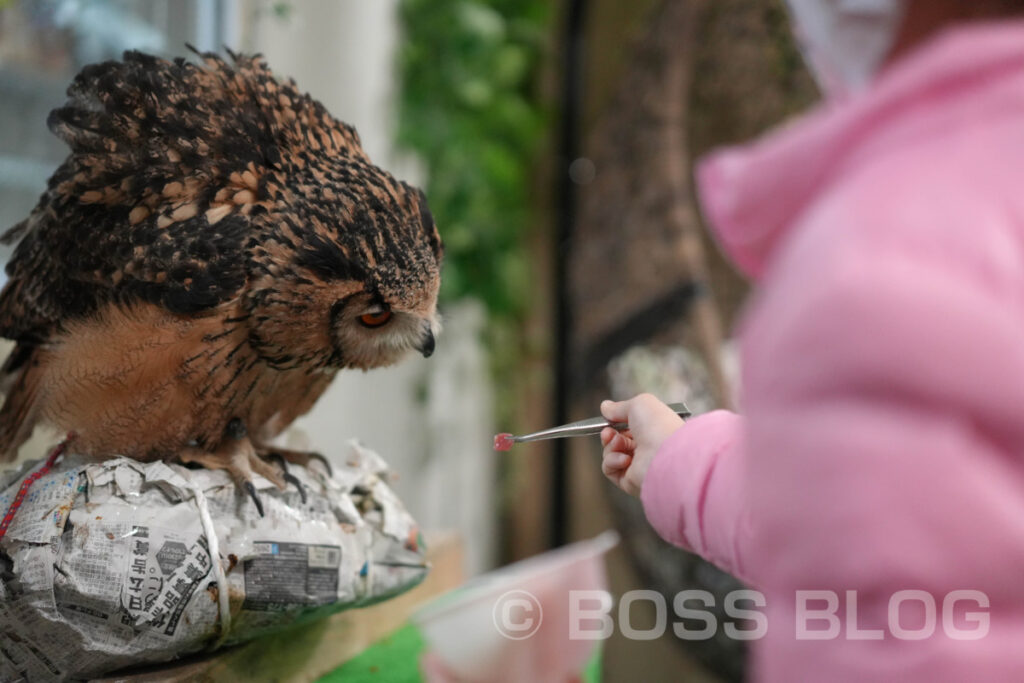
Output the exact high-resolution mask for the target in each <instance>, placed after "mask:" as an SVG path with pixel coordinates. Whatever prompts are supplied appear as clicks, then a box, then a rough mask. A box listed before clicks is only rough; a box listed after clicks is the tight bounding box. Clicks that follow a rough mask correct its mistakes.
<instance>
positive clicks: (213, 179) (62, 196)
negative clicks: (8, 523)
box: [0, 52, 442, 514]
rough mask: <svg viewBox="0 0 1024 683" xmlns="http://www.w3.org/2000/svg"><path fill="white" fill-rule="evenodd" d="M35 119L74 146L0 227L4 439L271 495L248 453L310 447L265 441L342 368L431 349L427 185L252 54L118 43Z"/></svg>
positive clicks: (435, 252)
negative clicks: (378, 154) (56, 437)
mask: <svg viewBox="0 0 1024 683" xmlns="http://www.w3.org/2000/svg"><path fill="white" fill-rule="evenodd" d="M47 124H48V126H49V128H50V130H51V131H52V132H53V133H54V134H56V135H57V136H58V137H60V138H61V139H62V140H64V141H65V142H66V143H67V144H68V146H69V147H70V149H71V152H70V154H69V156H68V157H67V159H66V160H65V161H64V163H63V164H61V166H60V167H59V168H58V169H57V170H56V171H55V172H54V174H53V176H52V177H51V178H50V179H49V182H48V185H47V189H46V191H45V192H44V193H43V195H42V196H41V198H40V200H39V203H38V205H37V206H36V207H35V209H34V210H33V211H32V212H31V214H30V215H29V216H28V217H27V218H26V219H25V220H24V221H22V222H21V223H19V224H18V225H16V226H14V227H13V228H12V229H11V230H9V231H8V232H7V233H6V235H5V236H4V239H5V240H7V241H15V240H20V241H19V242H18V244H17V247H16V248H15V251H14V255H13V258H12V259H11V261H10V262H9V263H8V265H7V274H8V276H9V279H8V282H7V284H6V287H5V288H4V289H3V291H2V292H0V335H2V336H3V337H6V338H8V339H12V340H14V342H15V346H14V349H13V351H11V353H10V355H9V357H8V358H7V360H6V362H5V363H4V365H3V367H2V369H0V378H2V379H0V382H2V387H0V388H3V389H4V393H5V401H4V404H3V407H2V408H0V454H2V457H3V458H4V459H6V460H10V459H12V458H13V456H14V455H15V453H16V452H17V450H18V448H19V447H20V446H21V444H22V443H23V442H24V441H25V440H26V439H27V438H28V437H29V436H30V435H31V432H32V429H33V427H34V426H35V425H36V424H37V423H39V422H44V423H48V424H50V425H52V426H53V427H55V428H57V429H59V430H61V431H68V432H73V433H74V434H75V437H74V439H75V441H74V450H75V451H76V452H80V453H83V454H86V455H89V456H92V457H95V458H108V457H112V456H117V455H121V456H127V457H130V458H135V459H137V460H142V461H151V460H156V459H162V460H169V459H177V460H180V461H182V462H186V463H197V464H198V465H201V466H205V467H209V468H219V469H226V470H228V471H230V472H231V473H232V474H233V475H234V477H235V478H236V480H237V481H238V482H239V484H240V485H241V486H242V487H243V488H244V489H245V490H247V491H248V492H249V493H250V495H251V496H252V498H253V501H254V503H255V504H256V506H257V508H259V511H260V514H262V506H261V504H260V500H259V498H258V496H257V495H256V492H255V489H254V487H253V485H252V478H253V476H254V474H260V475H262V476H264V477H266V478H268V479H270V480H271V481H273V482H274V483H276V484H278V485H279V486H282V487H283V486H284V485H285V478H286V476H287V465H286V464H285V461H288V462H302V463H304V462H306V461H307V460H308V458H309V457H310V455H311V454H306V453H301V452H293V451H285V450H282V449H279V448H275V447H273V446H271V445H270V442H271V440H272V439H273V438H274V437H275V436H276V435H277V434H279V433H280V432H281V431H282V430H283V429H284V428H285V427H287V426H288V425H289V424H290V423H291V422H292V421H293V420H295V419H296V418H297V417H299V416H300V415H302V414H303V413H305V412H307V411H308V410H309V409H310V408H311V407H312V406H313V404H314V403H315V402H316V400H317V398H318V397H319V396H320V395H321V394H322V393H323V392H324V390H325V389H326V388H327V386H328V385H329V384H330V382H331V380H332V379H333V378H334V376H335V374H337V372H338V371H339V370H341V369H343V368H359V369H361V370H369V369H372V368H377V367H382V366H386V365H390V364H392V363H395V362H397V361H398V360H399V359H401V358H402V357H403V356H404V355H406V354H407V353H408V352H410V351H418V352H420V353H422V354H423V355H424V356H429V355H430V354H431V353H432V352H433V350H434V340H435V336H436V334H437V333H438V314H437V297H438V289H439V286H440V266H441V259H442V245H441V239H440V237H439V235H438V231H437V228H436V226H435V225H434V221H433V219H432V218H431V214H430V210H429V209H428V207H427V202H426V198H425V197H424V195H423V192H421V191H420V190H418V189H416V188H414V187H411V186H409V185H407V184H406V183H404V182H401V181H398V180H396V179H395V178H394V177H392V176H391V175H390V174H388V173H387V172H386V171H384V170H382V169H381V168H379V167H378V166H375V165H374V164H373V163H372V162H371V161H370V159H369V158H368V157H367V155H366V153H365V152H364V151H363V149H362V147H361V146H360V142H359V137H358V136H357V134H356V132H355V130H354V129H353V128H352V127H351V126H348V125H346V124H344V123H342V122H340V121H338V120H337V119H335V118H333V117H332V116H331V115H330V114H329V113H328V112H327V111H326V110H325V109H324V107H323V105H321V104H320V103H319V102H317V101H316V100H314V99H312V98H311V97H310V96H309V95H308V94H305V93H302V92H300V91H299V90H298V88H297V87H296V85H295V83H294V82H293V81H291V80H282V79H278V78H277V77H275V75H274V74H273V73H272V72H271V71H270V70H269V68H268V67H267V65H266V63H265V62H264V61H263V60H262V59H261V58H260V57H259V56H253V57H249V56H239V55H234V54H231V53H229V58H227V59H224V58H221V57H219V56H217V55H215V54H210V53H205V54H200V55H199V61H198V63H193V62H190V61H187V60H185V59H182V58H179V59H176V60H174V61H168V60H164V59H160V58H157V57H153V56H150V55H146V54H142V53H139V52H127V53H125V54H124V57H123V59H122V60H121V61H108V62H104V63H101V64H95V65H91V66H87V67H85V68H84V69H83V70H82V71H81V73H80V74H79V75H78V76H77V77H76V78H75V79H74V81H73V82H72V84H71V86H70V87H69V88H68V100H67V102H66V104H65V105H64V106H62V107H60V108H58V109H56V110H54V111H53V112H51V114H50V116H49V119H48V121H47ZM271 455H276V456H280V458H277V459H269V458H270V456H271ZM288 479H289V480H292V481H294V477H290V476H288Z"/></svg>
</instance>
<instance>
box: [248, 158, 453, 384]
mask: <svg viewBox="0 0 1024 683" xmlns="http://www.w3.org/2000/svg"><path fill="white" fill-rule="evenodd" d="M333 166H334V168H333V169H324V170H322V175H321V177H320V178H319V180H318V181H317V184H316V185H304V184H295V185H293V186H292V188H291V189H290V190H289V191H287V192H284V193H282V196H281V201H280V204H279V205H278V206H277V207H276V208H275V210H274V211H273V212H270V213H268V214H267V220H266V221H265V225H266V226H267V228H266V234H265V235H264V236H263V238H262V239H259V240H258V241H254V242H253V244H252V245H251V259H252V260H251V263H252V266H251V267H252V269H253V271H254V273H255V274H256V278H255V280H254V282H253V286H252V287H251V289H250V294H249V295H248V297H247V302H248V308H249V325H250V329H251V334H250V341H251V342H252V344H253V346H254V347H255V348H256V350H257V351H258V352H259V353H260V355H261V356H262V357H263V358H264V360H266V361H267V362H269V363H270V364H271V365H274V366H276V367H280V368H286V367H335V368H338V367H344V368H359V369H362V370H369V369H371V368H376V367H382V366H386V365H391V364H393V363H395V362H397V361H399V360H400V359H401V358H402V357H403V356H405V355H407V354H408V353H410V352H418V353H420V354H422V355H423V356H430V355H431V354H432V353H433V351H434V346H435V343H436V338H437V335H438V333H439V331H440V322H439V316H438V312H437V297H438V291H439V289H440V283H441V280H440V266H441V256H442V247H441V241H440V238H439V236H438V232H437V228H436V226H435V225H434V221H433V218H432V217H431V214H430V211H429V209H428V208H427V203H426V198H425V197H424V195H423V193H422V192H421V191H419V190H417V189H415V188H412V187H410V186H409V185H407V184H405V183H403V182H399V181H396V180H395V179H394V178H392V177H391V176H390V175H389V174H388V173H386V172H384V171H383V170H381V169H379V168H377V167H375V166H373V165H372V164H369V162H368V161H364V160H355V161H353V160H348V161H347V162H345V163H344V164H338V163H335V164H334V165H333ZM339 166H344V171H340V170H339V169H338V167H339Z"/></svg>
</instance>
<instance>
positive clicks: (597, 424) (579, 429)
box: [512, 403, 690, 443]
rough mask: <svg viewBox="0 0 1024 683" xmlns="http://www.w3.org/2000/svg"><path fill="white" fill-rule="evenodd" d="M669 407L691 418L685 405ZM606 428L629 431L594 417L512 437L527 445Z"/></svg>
mask: <svg viewBox="0 0 1024 683" xmlns="http://www.w3.org/2000/svg"><path fill="white" fill-rule="evenodd" d="M668 407H669V408H671V409H672V410H673V411H674V412H675V414H676V415H678V416H679V417H681V418H684V419H685V418H687V417H690V410H689V408H687V407H686V404H685V403H670V404H668ZM605 427H611V428H612V429H615V430H618V431H620V432H621V431H622V430H624V429H629V425H627V424H625V423H623V422H609V421H608V420H606V419H605V418H603V417H592V418H590V419H588V420H580V421H579V422H570V423H569V424H565V425H562V426H560V427H551V428H550V429H544V430H541V431H539V432H534V433H532V434H523V435H521V436H516V435H512V441H514V442H515V443H526V442H529V441H543V440H544V439H564V438H566V437H570V436H589V435H591V434H600V433H601V430H602V429H604V428H605Z"/></svg>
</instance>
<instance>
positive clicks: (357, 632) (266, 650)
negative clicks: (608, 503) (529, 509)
mask: <svg viewBox="0 0 1024 683" xmlns="http://www.w3.org/2000/svg"><path fill="white" fill-rule="evenodd" d="M427 559H428V560H429V561H430V563H431V565H432V567H431V570H430V573H429V574H428V575H427V578H426V579H424V581H423V583H421V584H420V585H419V586H417V587H416V588H414V589H412V590H411V591H409V592H408V593H404V594H402V595H400V596H398V597H397V598H393V599H391V600H388V601H386V602H383V603H380V604H379V605H374V606H372V607H366V608H363V609H353V610H348V611H346V612H341V613H339V614H335V615H333V616H331V617H328V618H326V619H323V620H321V621H317V622H313V623H310V624H303V625H302V626H298V627H296V628H294V629H291V630H288V631H284V632H282V633H277V634H274V635H271V636H266V637H264V638H259V639H257V640H254V641H252V642H250V643H246V644H245V645H239V646H238V647H234V648H231V649H229V650H226V651H224V652H219V653H217V654H215V655H207V656H204V657H199V658H189V659H186V660H182V661H181V662H177V663H175V664H172V665H167V666H162V667H159V668H151V669H147V670H145V671H144V672H140V673H134V674H132V675H120V676H112V677H106V678H98V679H93V683H115V682H116V683H156V682H157V681H160V682H161V683H165V682H168V681H169V682H171V683H177V682H182V683H184V681H190V682H191V681H196V682H199V683H206V682H213V681H254V682H259V681H267V682H268V683H269V682H270V681H275V682H283V681H289V682H292V681H294V682H296V683H302V682H306V681H315V680H317V679H318V678H320V677H321V676H323V675H324V674H326V673H328V672H329V671H333V670H334V669H336V668H338V667H339V666H340V665H341V664H343V663H345V662H347V661H348V660H349V659H352V658H353V657H354V656H356V655H358V654H359V653H360V652H362V651H363V650H365V649H366V648H367V647H369V646H370V645H372V644H373V643H375V642H377V641H378V640H380V639H381V638H383V637H384V636H386V635H388V634H389V633H392V632H393V631H395V630H396V629H398V628H399V627H400V626H401V625H402V624H404V623H405V622H406V621H407V620H408V618H409V615H410V614H411V613H412V612H413V611H414V610H416V609H417V608H418V607H419V606H421V605H423V604H424V603H426V602H427V601H429V600H430V599H432V598H434V597H437V596H438V595H440V594H441V593H444V592H445V591H447V590H450V589H452V588H455V587H456V586H458V585H460V584H461V583H462V582H463V580H464V576H463V569H462V566H463V564H462V561H463V548H462V542H461V540H460V539H459V538H458V536H457V535H455V534H453V533H443V534H435V535H428V536H427Z"/></svg>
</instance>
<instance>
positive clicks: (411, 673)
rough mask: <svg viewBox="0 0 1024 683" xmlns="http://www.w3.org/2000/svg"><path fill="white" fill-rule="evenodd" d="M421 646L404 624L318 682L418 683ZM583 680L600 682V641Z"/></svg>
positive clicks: (416, 633) (420, 640)
mask: <svg viewBox="0 0 1024 683" xmlns="http://www.w3.org/2000/svg"><path fill="white" fill-rule="evenodd" d="M425 647H426V645H425V644H424V642H423V637H422V636H420V632H419V631H418V630H417V629H416V627H415V626H413V625H411V624H410V625H408V626H404V627H402V628H400V629H399V630H397V631H395V632H394V633H392V634H391V635H390V636H388V637H387V638H384V639H383V640H381V641H380V642H378V643H375V644H374V645H372V646H370V647H369V648H367V649H366V651H364V652H363V653H362V654H361V655H359V656H358V657H356V658H355V659H350V660H349V661H347V662H345V663H344V664H342V665H341V666H340V667H338V668H337V669H335V670H334V671H332V672H331V673H329V674H327V675H326V676H324V677H323V678H321V679H320V681H319V683H418V682H419V681H422V680H423V677H422V676H421V675H420V655H421V654H423V650H424V648H425ZM583 680H584V681H586V683H600V682H601V646H600V643H598V647H597V650H596V651H595V652H594V656H593V657H591V658H590V661H589V662H587V666H586V669H585V670H584V672H583Z"/></svg>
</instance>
